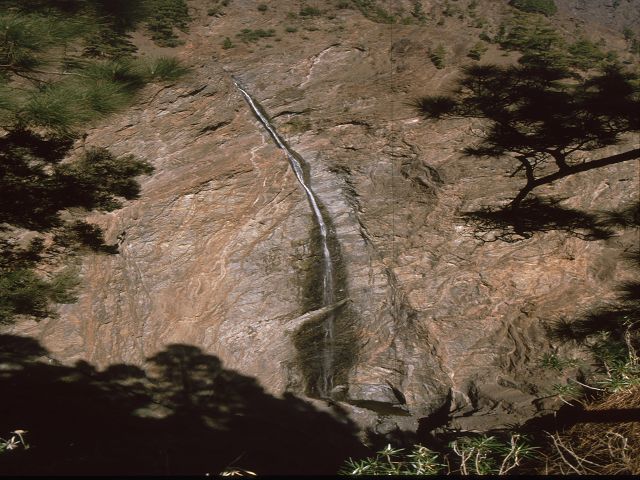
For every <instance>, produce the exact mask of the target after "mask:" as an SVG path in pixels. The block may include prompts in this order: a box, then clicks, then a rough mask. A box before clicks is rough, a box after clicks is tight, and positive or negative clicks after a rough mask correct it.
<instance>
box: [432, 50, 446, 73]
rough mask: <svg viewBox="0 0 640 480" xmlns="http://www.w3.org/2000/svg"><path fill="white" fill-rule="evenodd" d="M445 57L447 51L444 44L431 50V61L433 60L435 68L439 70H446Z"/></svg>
mask: <svg viewBox="0 0 640 480" xmlns="http://www.w3.org/2000/svg"><path fill="white" fill-rule="evenodd" d="M445 55H446V51H445V49H444V46H443V45H442V44H440V45H438V46H437V47H436V48H434V49H430V50H429V59H430V60H431V63H433V64H434V65H435V67H436V68H437V69H439V70H440V69H442V68H444V64H445Z"/></svg>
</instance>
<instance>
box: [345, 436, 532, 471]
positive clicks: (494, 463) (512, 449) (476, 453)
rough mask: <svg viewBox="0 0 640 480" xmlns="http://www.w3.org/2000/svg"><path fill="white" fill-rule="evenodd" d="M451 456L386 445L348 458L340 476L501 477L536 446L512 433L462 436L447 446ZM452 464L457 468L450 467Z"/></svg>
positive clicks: (526, 456)
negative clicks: (366, 454) (503, 437)
mask: <svg viewBox="0 0 640 480" xmlns="http://www.w3.org/2000/svg"><path fill="white" fill-rule="evenodd" d="M449 448H450V450H451V454H449V455H442V454H440V453H438V452H434V451H433V450H429V449H428V448H426V447H424V446H422V445H415V446H414V447H413V449H412V450H411V453H409V454H406V453H405V451H404V449H402V448H392V447H391V445H387V446H386V447H385V448H384V449H382V450H380V451H379V452H377V453H376V455H375V457H369V458H365V459H362V460H353V459H349V460H348V461H347V462H346V464H345V466H344V467H343V469H342V470H341V472H340V473H341V474H343V475H444V474H451V473H458V474H462V475H505V474H507V473H508V472H510V471H512V470H513V469H515V468H517V467H519V466H520V465H521V464H522V462H523V460H525V459H528V458H531V457H532V456H533V455H534V453H535V451H536V447H533V446H531V445H530V444H529V440H528V439H527V438H525V437H523V436H521V435H517V434H512V435H511V437H510V438H509V440H508V441H504V440H500V439H498V438H497V437H495V436H487V435H481V436H476V437H462V438H458V439H457V440H454V441H453V442H451V444H450V445H449ZM454 465H456V467H457V468H455V467H454Z"/></svg>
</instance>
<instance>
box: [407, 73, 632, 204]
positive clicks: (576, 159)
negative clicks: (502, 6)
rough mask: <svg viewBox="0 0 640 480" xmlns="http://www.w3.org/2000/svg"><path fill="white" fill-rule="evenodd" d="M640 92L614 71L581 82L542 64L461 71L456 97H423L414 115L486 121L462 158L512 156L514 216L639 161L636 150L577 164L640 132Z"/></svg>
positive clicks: (627, 75) (629, 79)
mask: <svg viewBox="0 0 640 480" xmlns="http://www.w3.org/2000/svg"><path fill="white" fill-rule="evenodd" d="M639 85H640V79H639V77H638V75H637V74H635V73H632V72H627V71H624V70H623V69H622V68H621V67H619V66H607V67H605V68H604V69H603V70H602V71H600V72H599V73H597V74H595V75H593V76H591V77H589V78H585V79H583V78H581V77H579V76H578V75H576V74H574V73H573V72H571V71H570V70H568V69H564V68H557V67H554V66H551V65H548V64H544V63H542V64H536V65H533V64H527V65H519V66H509V67H500V66H495V65H480V66H471V67H468V68H466V69H465V70H464V73H463V76H462V78H461V79H460V80H459V82H458V86H457V87H458V88H457V90H456V92H455V94H454V95H452V96H430V97H423V98H420V99H418V100H417V101H416V107H417V109H418V110H419V111H420V112H421V113H422V114H423V115H424V116H425V117H426V118H430V119H440V118H446V117H473V118H483V119H487V120H488V121H489V124H488V126H487V128H486V130H485V131H484V133H483V134H482V138H481V140H480V142H479V143H478V144H476V145H473V146H470V147H467V148H466V149H465V153H467V154H468V155H474V156H488V157H501V156H504V155H510V156H512V157H513V158H514V159H515V160H516V161H517V162H518V166H517V168H516V169H515V170H514V172H513V173H512V176H515V175H517V174H520V173H523V174H524V176H525V178H526V184H525V185H524V187H522V189H521V190H520V192H518V194H517V195H516V196H515V198H514V199H513V200H512V202H511V204H510V207H511V208H512V209H517V208H518V207H519V206H520V204H521V202H522V201H523V200H524V199H525V198H526V197H527V195H528V194H529V193H530V192H531V191H532V190H534V189H535V188H537V187H539V186H541V185H545V184H550V183H553V182H555V181H557V180H560V179H562V178H564V177H568V176H570V175H575V174H577V173H580V172H586V171H588V170H593V169H596V168H601V167H605V166H607V165H612V164H615V163H621V162H626V161H629V160H634V159H637V158H640V148H634V149H631V150H628V151H626V152H623V153H619V154H616V155H609V156H604V157H600V158H596V159H584V158H583V157H584V154H585V153H587V154H592V153H596V152H597V151H598V150H600V149H602V148H604V147H607V146H610V145H615V144H618V143H619V142H621V140H622V139H623V137H624V135H625V134H627V133H630V132H637V131H638V130H640V86H639ZM580 154H583V155H580Z"/></svg>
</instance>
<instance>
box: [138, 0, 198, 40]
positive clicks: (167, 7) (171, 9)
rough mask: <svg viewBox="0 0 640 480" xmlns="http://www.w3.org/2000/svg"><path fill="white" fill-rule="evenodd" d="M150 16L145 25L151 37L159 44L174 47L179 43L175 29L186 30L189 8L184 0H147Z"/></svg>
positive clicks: (189, 18)
mask: <svg viewBox="0 0 640 480" xmlns="http://www.w3.org/2000/svg"><path fill="white" fill-rule="evenodd" d="M147 2H148V4H147V5H148V11H149V12H150V18H149V19H148V20H147V22H146V25H147V28H148V29H149V31H150V32H151V38H152V39H153V40H154V41H155V42H156V43H157V44H158V45H160V46H163V47H176V46H178V45H180V43H181V42H180V41H179V39H178V36H177V35H176V34H175V29H178V30H181V31H187V28H188V25H189V21H190V20H191V17H190V16H189V10H188V7H187V4H186V2H185V1H184V0H147Z"/></svg>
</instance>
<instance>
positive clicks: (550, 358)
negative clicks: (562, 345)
mask: <svg viewBox="0 0 640 480" xmlns="http://www.w3.org/2000/svg"><path fill="white" fill-rule="evenodd" d="M576 365H577V361H576V360H574V359H567V358H561V357H558V355H556V354H555V353H545V354H544V355H543V356H542V358H541V359H540V366H541V367H542V368H548V369H551V370H555V371H556V372H562V371H563V370H565V369H566V368H569V367H575V366H576Z"/></svg>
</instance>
